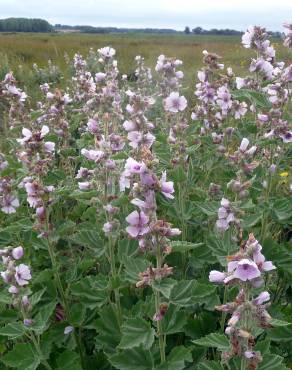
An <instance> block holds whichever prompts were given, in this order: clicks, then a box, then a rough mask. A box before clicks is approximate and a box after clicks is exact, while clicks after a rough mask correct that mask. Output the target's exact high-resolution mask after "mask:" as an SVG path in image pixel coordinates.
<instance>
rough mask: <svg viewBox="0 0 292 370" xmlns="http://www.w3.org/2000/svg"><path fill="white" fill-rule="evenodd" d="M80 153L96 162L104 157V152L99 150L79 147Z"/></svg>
mask: <svg viewBox="0 0 292 370" xmlns="http://www.w3.org/2000/svg"><path fill="white" fill-rule="evenodd" d="M81 154H82V155H84V157H86V158H87V159H89V160H91V161H94V162H96V163H98V162H99V161H101V159H102V158H103V157H104V152H103V151H101V150H87V149H81Z"/></svg>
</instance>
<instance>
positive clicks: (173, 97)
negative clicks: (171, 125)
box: [164, 92, 187, 113]
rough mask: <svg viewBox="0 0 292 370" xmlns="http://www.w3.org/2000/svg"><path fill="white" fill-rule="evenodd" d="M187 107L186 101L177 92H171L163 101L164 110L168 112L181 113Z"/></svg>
mask: <svg viewBox="0 0 292 370" xmlns="http://www.w3.org/2000/svg"><path fill="white" fill-rule="evenodd" d="M186 107H187V99H186V98H185V97H184V96H179V93H178V92H172V93H170V95H169V96H168V97H167V98H166V99H165V100H164V109H165V110H166V111H168V112H172V113H177V112H179V111H180V112H182V111H184V110H185V109H186Z"/></svg>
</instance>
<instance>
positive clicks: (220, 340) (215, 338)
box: [193, 333, 229, 351]
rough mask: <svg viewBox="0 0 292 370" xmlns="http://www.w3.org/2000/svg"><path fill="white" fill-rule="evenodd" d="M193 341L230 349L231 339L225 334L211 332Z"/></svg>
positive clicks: (206, 345)
mask: <svg viewBox="0 0 292 370" xmlns="http://www.w3.org/2000/svg"><path fill="white" fill-rule="evenodd" d="M193 343H195V344H198V345H199V346H203V347H215V348H218V349H219V350H224V351H225V350H228V348H229V341H228V339H227V337H226V336H225V335H224V334H219V333H211V334H208V335H206V336H205V337H203V338H200V339H196V340H193Z"/></svg>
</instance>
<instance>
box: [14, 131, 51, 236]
mask: <svg viewBox="0 0 292 370" xmlns="http://www.w3.org/2000/svg"><path fill="white" fill-rule="evenodd" d="M49 131H50V130H49V127H48V126H45V125H44V126H42V128H41V129H39V128H38V127H37V126H36V127H34V128H33V129H32V130H30V129H27V128H23V129H22V136H23V137H22V138H21V139H17V141H18V143H19V144H20V145H21V147H22V148H23V149H22V150H20V151H18V152H17V156H18V159H19V160H20V161H21V162H22V164H23V166H24V167H25V168H26V169H27V171H28V174H29V176H28V177H25V178H24V179H23V180H22V181H21V183H20V184H19V187H20V188H24V189H25V191H26V193H27V202H28V203H29V205H30V207H32V208H35V209H36V219H37V224H36V228H37V229H38V230H40V231H41V233H40V236H44V235H46V232H47V230H46V231H45V228H46V227H47V225H46V222H45V221H46V211H47V206H48V204H50V202H51V199H50V193H51V192H52V191H53V190H54V187H53V186H45V185H44V184H43V178H44V176H45V175H46V174H47V172H48V170H49V168H50V166H51V162H52V159H53V158H54V152H55V143H54V142H52V141H45V136H46V135H47V134H48V133H49Z"/></svg>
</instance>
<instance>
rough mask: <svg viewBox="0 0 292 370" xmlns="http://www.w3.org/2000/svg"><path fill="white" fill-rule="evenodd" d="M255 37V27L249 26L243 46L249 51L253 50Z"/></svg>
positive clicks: (243, 38) (243, 36) (244, 36)
mask: <svg viewBox="0 0 292 370" xmlns="http://www.w3.org/2000/svg"><path fill="white" fill-rule="evenodd" d="M254 36H255V27H254V26H249V27H248V29H247V31H246V32H245V34H244V35H242V38H241V40H242V44H243V46H244V47H245V48H247V49H249V48H251V45H252V42H253V39H254Z"/></svg>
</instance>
